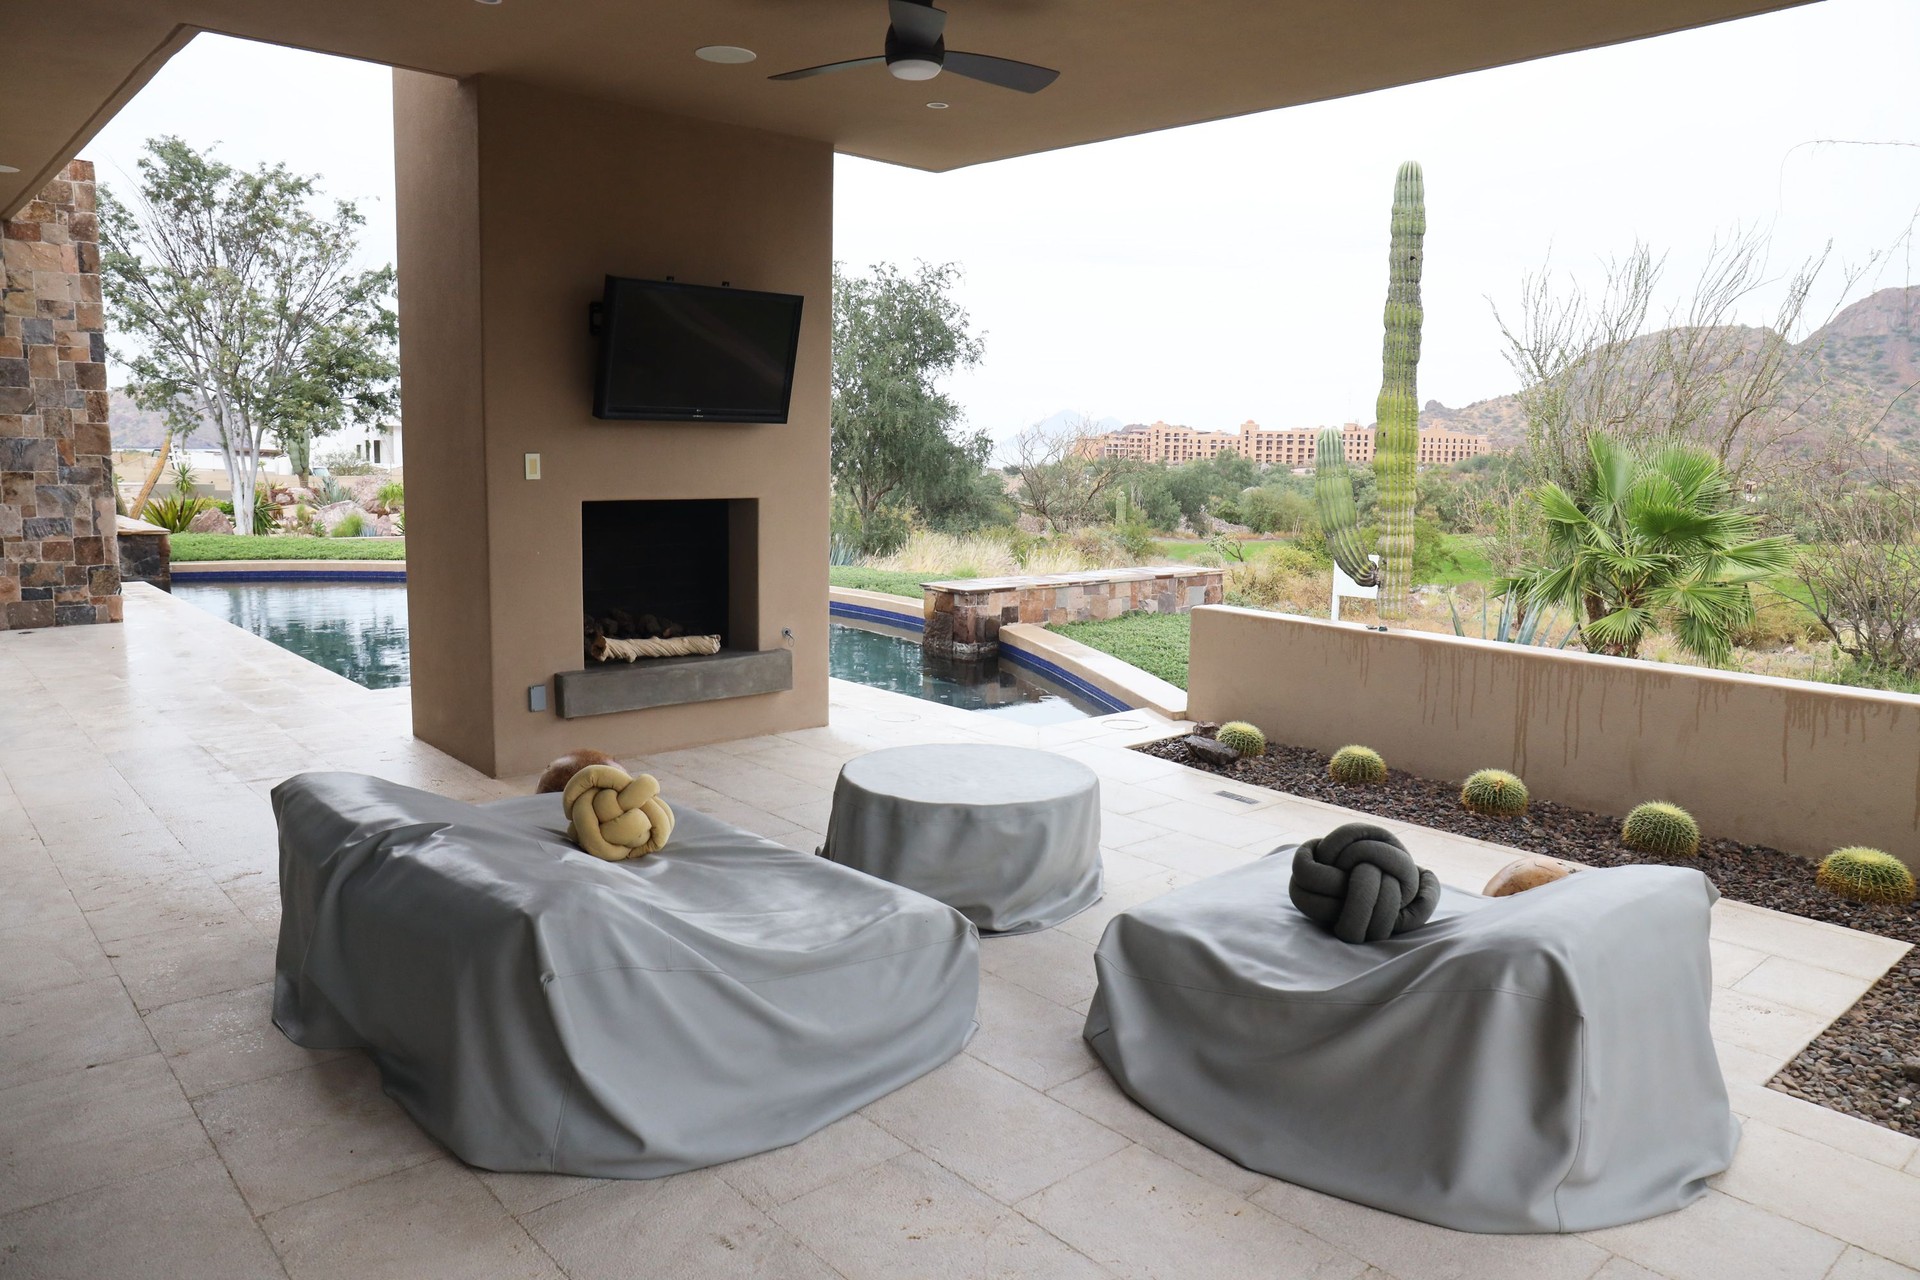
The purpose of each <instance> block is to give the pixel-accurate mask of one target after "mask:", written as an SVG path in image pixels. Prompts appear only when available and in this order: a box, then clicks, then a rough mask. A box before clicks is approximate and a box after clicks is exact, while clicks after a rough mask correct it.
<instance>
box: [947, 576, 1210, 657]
mask: <svg viewBox="0 0 1920 1280" xmlns="http://www.w3.org/2000/svg"><path fill="white" fill-rule="evenodd" d="M920 586H921V590H922V591H923V592H924V593H925V597H924V603H923V606H922V607H923V610H924V616H925V622H926V633H925V638H924V639H923V640H922V641H921V644H922V645H923V647H925V648H926V649H927V650H928V651H929V652H932V653H939V654H945V655H948V656H950V657H955V658H984V657H986V656H987V655H988V654H991V653H993V652H994V651H995V650H996V649H998V648H999V647H1000V628H1001V627H1003V626H1006V625H1008V624H1009V623H1016V622H1030V623H1041V624H1045V623H1049V622H1086V621H1088V620H1090V619H1095V618H1117V617H1119V616H1120V615H1121V614H1123V613H1133V612H1136V611H1137V612H1143V613H1186V612H1187V611H1188V610H1190V609H1193V608H1195V607H1196V606H1199V605H1203V604H1219V603H1221V602H1222V601H1223V600H1224V599H1225V589H1226V573H1225V571H1224V570H1221V569H1173V568H1149V569H1103V570H1094V571H1091V572H1086V573H1050V574H1039V575H1035V576H1032V577H1024V578H962V579H958V580H955V581H948V582H923V583H921V584H920Z"/></svg>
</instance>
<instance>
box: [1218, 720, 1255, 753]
mask: <svg viewBox="0 0 1920 1280" xmlns="http://www.w3.org/2000/svg"><path fill="white" fill-rule="evenodd" d="M1213 740H1214V741H1215V742H1218V743H1219V744H1220V745H1221V746H1223V747H1232V748H1233V749H1234V750H1235V751H1238V752H1239V753H1240V754H1241V755H1243V756H1263V755H1265V754H1267V735H1266V734H1264V733H1262V732H1260V730H1259V729H1258V728H1256V727H1255V726H1253V725H1250V724H1248V723H1247V722H1246V721H1245V720H1229V721H1227V722H1226V723H1225V724H1223V725H1221V726H1220V731H1219V732H1218V733H1216V734H1214V735H1213Z"/></svg>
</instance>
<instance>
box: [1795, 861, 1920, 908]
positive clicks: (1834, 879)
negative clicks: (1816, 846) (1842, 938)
mask: <svg viewBox="0 0 1920 1280" xmlns="http://www.w3.org/2000/svg"><path fill="white" fill-rule="evenodd" d="M1814 881H1815V882H1816V883H1817V884H1819V886H1820V887H1821V888H1822V889H1825V890H1826V891H1827V892H1828V893H1833V894H1838V895H1839V896H1840V897H1842V898H1847V899H1850V900H1852V901H1854V902H1864V903H1867V904H1869V905H1871V906H1898V905H1900V904H1901V903H1906V902H1912V901H1913V872H1911V871H1909V870H1907V867H1906V864H1905V863H1903V862H1901V861H1900V859H1898V858H1896V857H1894V856H1893V855H1892V854H1890V853H1884V852H1882V851H1881V850H1879V849H1866V848H1861V847H1858V846H1856V847H1853V848H1849V849H1835V850H1834V851H1833V852H1832V853H1830V854H1828V855H1827V856H1826V858H1825V859H1823V860H1822V861H1821V863H1820V869H1819V870H1818V871H1816V872H1815V873H1814Z"/></svg>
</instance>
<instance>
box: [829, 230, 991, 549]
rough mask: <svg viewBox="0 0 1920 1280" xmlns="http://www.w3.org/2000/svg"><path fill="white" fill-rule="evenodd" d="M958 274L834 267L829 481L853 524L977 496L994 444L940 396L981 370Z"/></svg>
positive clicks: (948, 269) (927, 267)
mask: <svg viewBox="0 0 1920 1280" xmlns="http://www.w3.org/2000/svg"><path fill="white" fill-rule="evenodd" d="M959 279H960V268H959V267H958V266H957V265H955V264H953V263H944V264H941V265H939V266H935V265H933V264H931V263H924V262H923V263H921V264H920V265H919V267H918V269H917V270H915V271H913V272H911V273H909V272H903V271H902V270H900V268H898V267H897V266H895V265H893V264H892V263H887V262H881V263H876V264H874V265H873V266H872V267H871V268H869V269H868V271H867V273H866V274H865V275H854V274H852V273H850V272H848V271H847V270H846V269H845V268H844V267H843V266H842V265H841V264H839V263H835V264H834V268H833V442H832V452H831V458H832V467H833V479H834V483H835V484H836V485H837V486H839V488H840V489H841V490H842V491H843V492H844V493H846V494H847V496H848V497H850V498H851V499H852V500H853V504H854V506H855V508H856V510H857V511H858V512H859V516H860V519H861V520H862V521H863V522H865V521H869V520H871V519H872V518H873V516H874V514H875V513H876V512H877V511H879V510H880V508H881V507H882V506H883V505H892V506H898V505H901V504H903V503H911V504H913V505H915V506H916V507H920V508H921V509H923V510H924V509H926V508H928V507H934V508H938V507H940V506H941V505H943V503H951V502H953V501H955V500H956V498H968V497H969V496H970V495H973V494H976V493H978V492H979V486H978V484H977V483H976V480H975V477H976V476H977V475H978V474H979V472H980V471H981V470H982V468H984V467H985V465H986V461H987V456H988V454H989V453H991V452H992V449H993V442H992V440H991V438H990V437H989V436H988V435H987V434H986V433H985V432H984V431H980V432H971V433H969V432H966V431H964V430H963V428H962V414H961V411H960V406H959V404H958V403H956V402H955V401H954V400H953V398H952V397H951V396H949V395H947V394H946V392H944V391H943V390H941V388H940V384H941V382H942V381H943V380H945V379H946V378H947V377H949V376H950V375H952V374H953V373H955V372H957V371H959V370H962V369H971V368H974V367H975V366H977V365H978V364H979V363H980V358H981V355H982V353H983V351H984V349H985V345H984V343H983V341H982V339H981V338H979V337H976V336H975V335H974V334H973V333H972V332H971V331H970V328H969V324H970V322H969V320H968V317H967V313H966V310H965V308H963V307H962V306H961V305H960V303H959V301H958V300H957V299H956V298H955V297H954V296H953V290H954V286H955V285H956V284H957V283H958V282H959Z"/></svg>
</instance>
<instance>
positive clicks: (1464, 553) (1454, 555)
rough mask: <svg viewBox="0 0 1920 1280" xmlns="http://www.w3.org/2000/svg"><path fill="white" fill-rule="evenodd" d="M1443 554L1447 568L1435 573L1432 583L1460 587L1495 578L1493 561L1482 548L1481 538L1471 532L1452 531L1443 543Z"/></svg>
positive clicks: (1433, 584) (1439, 585) (1440, 585)
mask: <svg viewBox="0 0 1920 1280" xmlns="http://www.w3.org/2000/svg"><path fill="white" fill-rule="evenodd" d="M1441 555H1442V557H1443V559H1444V561H1445V566H1446V567H1445V568H1443V569H1442V570H1441V571H1440V572H1439V573H1437V574H1434V575H1433V582H1432V583H1430V584H1422V585H1431V586H1437V587H1459V586H1464V585H1466V584H1467V583H1469V582H1489V581H1491V580H1492V579H1493V562H1492V561H1490V560H1488V559H1487V553H1486V552H1485V551H1484V550H1482V549H1481V546H1480V539H1479V538H1477V537H1475V536H1474V535H1473V534H1470V533H1450V534H1448V535H1447V536H1446V541H1445V543H1443V544H1442V548H1441Z"/></svg>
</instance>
